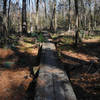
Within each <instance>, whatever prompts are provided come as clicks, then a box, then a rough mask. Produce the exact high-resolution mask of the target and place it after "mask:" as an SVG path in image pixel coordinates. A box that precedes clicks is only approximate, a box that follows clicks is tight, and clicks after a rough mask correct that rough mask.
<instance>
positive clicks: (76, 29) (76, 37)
mask: <svg viewBox="0 0 100 100" xmlns="http://www.w3.org/2000/svg"><path fill="white" fill-rule="evenodd" d="M74 1H75V13H76V25H75V26H76V27H75V45H76V46H77V44H78V41H79V16H78V0H74Z"/></svg>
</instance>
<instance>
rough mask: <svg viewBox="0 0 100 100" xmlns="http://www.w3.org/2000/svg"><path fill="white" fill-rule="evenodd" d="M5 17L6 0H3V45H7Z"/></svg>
mask: <svg viewBox="0 0 100 100" xmlns="http://www.w3.org/2000/svg"><path fill="white" fill-rule="evenodd" d="M6 15H7V0H3V36H4V44H5V45H6V44H7V24H6V20H7V18H6Z"/></svg>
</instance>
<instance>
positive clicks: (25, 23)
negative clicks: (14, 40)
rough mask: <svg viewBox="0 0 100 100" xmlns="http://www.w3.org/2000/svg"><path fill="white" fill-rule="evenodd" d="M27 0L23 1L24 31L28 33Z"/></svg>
mask: <svg viewBox="0 0 100 100" xmlns="http://www.w3.org/2000/svg"><path fill="white" fill-rule="evenodd" d="M26 16H27V14H26V0H23V2H22V32H23V33H24V34H26V33H27V17H26Z"/></svg>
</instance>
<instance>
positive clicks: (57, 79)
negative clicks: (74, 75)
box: [34, 41, 77, 100]
mask: <svg viewBox="0 0 100 100" xmlns="http://www.w3.org/2000/svg"><path fill="white" fill-rule="evenodd" d="M55 51H56V48H55V45H54V44H53V43H50V42H49V41H48V42H47V43H43V51H42V57H41V64H40V66H41V68H40V73H39V77H38V81H37V87H36V95H35V99H34V100H77V99H76V96H75V94H74V91H73V89H72V86H71V84H70V81H69V79H68V77H67V74H66V73H65V72H64V71H63V70H62V69H60V68H61V67H62V66H60V65H59V64H58V61H57V58H56V56H55Z"/></svg>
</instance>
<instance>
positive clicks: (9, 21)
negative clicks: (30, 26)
mask: <svg viewBox="0 0 100 100" xmlns="http://www.w3.org/2000/svg"><path fill="white" fill-rule="evenodd" d="M10 3H11V0H9V7H8V32H9V29H10V21H9V20H10V19H9V18H10Z"/></svg>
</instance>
